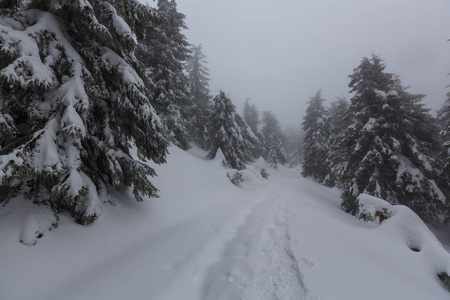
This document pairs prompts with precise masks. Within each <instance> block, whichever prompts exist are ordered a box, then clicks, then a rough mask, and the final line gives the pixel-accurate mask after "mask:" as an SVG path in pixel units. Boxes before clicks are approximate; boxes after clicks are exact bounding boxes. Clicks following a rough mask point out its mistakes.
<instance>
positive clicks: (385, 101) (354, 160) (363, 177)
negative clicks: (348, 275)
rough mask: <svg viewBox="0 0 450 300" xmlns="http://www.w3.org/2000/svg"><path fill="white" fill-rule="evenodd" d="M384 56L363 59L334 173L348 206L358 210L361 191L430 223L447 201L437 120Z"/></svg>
mask: <svg viewBox="0 0 450 300" xmlns="http://www.w3.org/2000/svg"><path fill="white" fill-rule="evenodd" d="M384 69H385V65H384V64H383V62H382V60H381V59H380V58H379V57H378V56H376V55H373V56H372V57H371V58H366V57H365V58H363V60H362V61H361V64H360V65H359V66H358V67H357V68H356V69H355V70H354V73H353V74H352V75H351V76H350V79H351V81H350V84H349V87H350V88H351V92H354V93H355V94H354V96H353V97H352V98H351V103H350V106H349V109H348V110H347V116H346V118H348V119H351V120H353V123H352V124H351V125H350V126H349V127H348V128H347V129H346V130H345V131H344V132H343V134H341V135H340V136H339V137H338V140H339V147H338V148H336V149H333V154H332V155H331V156H332V157H333V158H334V159H333V160H332V161H333V164H332V169H333V170H332V171H333V172H334V175H335V176H337V177H340V181H341V182H342V184H343V189H344V192H343V195H342V199H343V202H342V206H343V208H344V209H345V210H346V211H348V212H351V213H356V211H357V208H358V204H357V200H356V197H357V196H358V195H359V194H361V193H366V194H370V195H373V196H376V197H379V198H382V199H386V200H387V201H389V202H390V203H393V204H404V205H407V206H409V207H410V208H412V209H413V210H414V211H415V212H416V213H417V214H418V215H419V216H420V217H421V218H422V219H423V220H425V221H427V222H429V223H437V222H440V221H442V219H443V218H442V217H443V207H444V205H445V202H446V199H445V196H444V195H443V193H442V192H441V190H440V189H439V188H438V186H437V184H436V182H435V179H436V178H437V176H438V169H439V162H438V161H437V160H436V152H437V149H438V148H437V145H436V141H437V136H436V133H437V128H436V125H435V120H434V119H433V118H432V117H431V115H429V114H428V111H427V110H426V109H424V108H423V105H422V104H420V101H421V100H422V98H423V95H413V94H409V93H408V92H406V90H405V88H403V87H402V86H401V83H400V80H399V78H398V77H395V76H394V75H392V74H389V73H386V72H385V71H384Z"/></svg>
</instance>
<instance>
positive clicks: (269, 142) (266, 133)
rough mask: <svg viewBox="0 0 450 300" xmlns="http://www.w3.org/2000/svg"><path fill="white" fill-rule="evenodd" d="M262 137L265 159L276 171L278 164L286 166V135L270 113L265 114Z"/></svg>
mask: <svg viewBox="0 0 450 300" xmlns="http://www.w3.org/2000/svg"><path fill="white" fill-rule="evenodd" d="M261 136H262V138H263V151H264V152H263V157H264V159H265V160H266V161H267V162H268V163H269V164H270V165H271V166H272V167H273V168H275V169H277V168H278V164H283V165H284V164H286V162H287V160H286V150H285V149H284V135H283V133H282V131H281V127H280V123H279V122H278V119H277V118H276V117H275V115H274V114H273V113H271V112H270V111H265V112H263V117H262V129H261Z"/></svg>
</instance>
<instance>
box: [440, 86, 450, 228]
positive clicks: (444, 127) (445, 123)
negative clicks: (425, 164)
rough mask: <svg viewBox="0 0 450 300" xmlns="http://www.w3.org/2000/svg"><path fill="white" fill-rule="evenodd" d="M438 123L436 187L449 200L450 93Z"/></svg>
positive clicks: (449, 212) (441, 110)
mask: <svg viewBox="0 0 450 300" xmlns="http://www.w3.org/2000/svg"><path fill="white" fill-rule="evenodd" d="M438 122H439V127H440V129H441V131H440V135H441V139H440V143H441V151H440V157H441V160H442V162H443V163H442V167H441V174H440V176H439V180H438V186H439V187H440V188H441V190H442V192H443V193H444V194H445V195H446V197H447V199H450V187H449V183H450V139H449V136H450V92H449V93H447V99H446V101H445V103H444V104H443V105H442V107H441V109H440V110H439V111H438ZM447 211H448V213H447V221H448V220H449V219H450V203H449V204H448V209H447Z"/></svg>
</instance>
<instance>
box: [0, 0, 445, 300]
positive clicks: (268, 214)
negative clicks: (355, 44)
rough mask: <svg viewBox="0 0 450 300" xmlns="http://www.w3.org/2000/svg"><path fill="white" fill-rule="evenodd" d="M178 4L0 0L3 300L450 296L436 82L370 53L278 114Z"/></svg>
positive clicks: (441, 116)
mask: <svg viewBox="0 0 450 300" xmlns="http://www.w3.org/2000/svg"><path fill="white" fill-rule="evenodd" d="M147 2H148V3H147ZM178 2H183V1H182V0H179V1H178ZM184 2H185V1H184ZM205 3H206V2H205ZM184 5H189V4H184ZM205 5H206V4H205ZM256 5H257V4H256ZM235 9H237V10H238V9H239V7H236V8H235ZM187 17H188V15H185V14H184V12H183V11H181V9H180V8H179V6H178V5H177V3H176V1H175V0H157V1H137V0H0V241H1V243H0V255H1V257H2V259H1V260H0V300H1V299H5V300H6V299H55V300H56V299H188V300H189V299H209V300H213V299H248V300H258V299H286V300H289V299H424V300H425V299H450V253H449V251H450V92H449V93H448V94H447V97H445V96H444V97H443V98H442V99H439V101H440V102H439V107H440V108H439V109H437V110H436V109H435V110H433V109H432V108H430V106H429V105H428V103H427V101H426V95H425V94H426V91H424V92H423V94H422V93H420V92H415V91H417V89H416V88H415V87H414V86H409V85H408V84H404V83H403V82H402V76H403V75H404V74H397V73H396V72H395V68H391V66H390V65H389V61H390V59H388V58H385V57H383V55H382V54H379V53H377V49H376V48H375V49H374V50H373V51H372V52H368V53H366V55H364V56H354V57H353V60H352V64H353V67H352V70H350V72H348V73H347V74H346V75H344V76H342V78H339V79H336V82H346V84H341V87H340V88H341V89H342V90H343V91H345V92H346V93H348V94H345V95H344V94H337V95H333V96H325V93H326V91H327V89H328V87H327V85H326V84H324V85H322V86H316V87H314V91H313V92H311V91H309V90H308V92H307V93H308V96H305V95H304V94H303V93H299V95H298V97H296V99H295V101H296V102H298V103H302V105H303V106H302V108H303V109H301V110H298V111H295V110H294V109H293V108H292V107H289V106H287V105H285V104H284V103H283V102H282V101H281V100H280V99H281V98H280V99H272V100H271V102H272V103H271V105H274V106H276V107H277V109H276V111H274V110H273V109H271V108H270V106H268V105H265V104H264V103H263V102H259V101H258V98H257V97H254V95H252V94H251V92H250V91H249V92H248V95H247V96H248V97H245V98H242V99H241V97H235V96H233V95H235V94H239V93H236V92H234V91H233V89H232V87H230V91H229V90H228V89H227V88H228V87H227V84H226V83H225V84H223V85H222V83H219V86H220V88H218V89H217V90H216V87H214V88H211V87H210V83H211V81H213V80H217V79H214V75H213V74H217V72H218V71H217V70H213V69H212V68H211V65H210V64H209V63H208V62H209V59H213V58H211V57H210V56H209V55H208V53H206V52H207V51H206V49H208V47H206V46H205V45H207V44H208V41H207V40H205V41H195V43H194V42H193V41H190V40H189V39H188V37H187V32H189V31H190V30H193V29H188V27H189V24H188V22H187V20H189V19H186V18H187ZM231 20H232V18H230V22H232V21H231ZM268 22H269V21H268ZM205 24H206V23H205ZM447 31H448V38H450V28H448V29H447ZM211 34H214V32H212V33H211ZM217 34H218V35H219V33H217ZM217 46H220V47H222V46H224V45H217ZM242 47H245V46H244V45H242ZM257 51H258V50H255V52H257ZM330 51H333V50H332V49H330ZM446 51H449V49H448V48H447V49H446ZM255 55H256V54H255ZM274 55H275V54H274ZM298 55H302V54H301V53H299V54H298ZM226 59H227V61H222V64H224V68H225V65H228V64H234V62H233V59H234V58H233V56H232V55H231V54H230V56H229V57H227V58H226ZM215 66H217V65H215ZM447 71H448V72H449V73H450V68H449V69H448V70H447ZM237 72H239V67H238V71H237ZM242 72H243V73H245V71H242ZM270 72H271V70H270V69H269V70H267V73H270ZM304 73H305V74H304V76H305V77H308V74H306V73H307V72H306V71H305V72H304ZM210 74H211V75H210ZM445 79H446V80H447V81H448V83H450V77H448V78H445ZM249 80H250V79H249ZM299 80H300V81H301V80H302V78H299ZM328 80H330V79H328ZM241 84H242V85H243V86H244V88H245V86H246V83H245V82H243V83H241ZM330 84H331V83H330ZM249 85H250V83H249ZM274 86H275V85H274ZM261 88H263V87H262V86H261ZM441 88H442V90H443V91H444V92H446V89H448V88H446V87H445V86H442V87H441ZM449 91H450V90H449ZM275 92H277V93H280V94H281V93H282V92H283V91H282V90H280V91H275ZM444 95H445V93H444ZM281 110H286V111H289V110H290V111H291V112H292V113H295V115H296V116H297V117H296V121H295V124H287V123H286V119H285V118H284V116H283V115H281V116H280V114H279V113H278V112H279V111H281Z"/></svg>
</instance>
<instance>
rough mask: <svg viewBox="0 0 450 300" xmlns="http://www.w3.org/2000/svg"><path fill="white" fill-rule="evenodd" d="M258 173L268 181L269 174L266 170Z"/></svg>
mask: <svg viewBox="0 0 450 300" xmlns="http://www.w3.org/2000/svg"><path fill="white" fill-rule="evenodd" d="M260 173H261V176H262V178H264V179H269V175H270V174H269V173H267V171H266V169H262V170H261V172H260Z"/></svg>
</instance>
